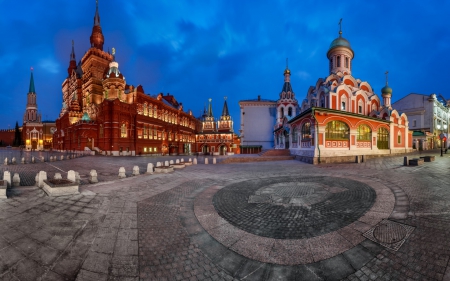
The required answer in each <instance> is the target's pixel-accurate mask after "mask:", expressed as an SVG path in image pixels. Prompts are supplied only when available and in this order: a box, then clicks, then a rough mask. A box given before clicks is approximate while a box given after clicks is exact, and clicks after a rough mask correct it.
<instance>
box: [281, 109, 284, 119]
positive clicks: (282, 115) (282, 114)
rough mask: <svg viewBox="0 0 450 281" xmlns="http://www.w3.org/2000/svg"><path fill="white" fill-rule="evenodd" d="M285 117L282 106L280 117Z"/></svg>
mask: <svg viewBox="0 0 450 281" xmlns="http://www.w3.org/2000/svg"><path fill="white" fill-rule="evenodd" d="M283 117H284V110H283V108H280V118H283Z"/></svg>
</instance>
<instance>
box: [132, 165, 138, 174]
mask: <svg viewBox="0 0 450 281" xmlns="http://www.w3.org/2000/svg"><path fill="white" fill-rule="evenodd" d="M138 175H139V166H134V167H133V176H138Z"/></svg>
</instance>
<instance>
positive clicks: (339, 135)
mask: <svg viewBox="0 0 450 281" xmlns="http://www.w3.org/2000/svg"><path fill="white" fill-rule="evenodd" d="M349 135H350V128H349V127H348V125H347V124H345V123H344V122H341V121H331V122H328V124H327V126H326V128H325V139H327V140H348V138H349Z"/></svg>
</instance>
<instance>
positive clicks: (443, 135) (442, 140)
mask: <svg viewBox="0 0 450 281" xmlns="http://www.w3.org/2000/svg"><path fill="white" fill-rule="evenodd" d="M439 138H440V139H441V157H442V156H443V152H444V150H443V145H442V144H443V143H444V141H445V140H446V139H447V138H446V137H445V134H444V133H441V134H440V135H439Z"/></svg>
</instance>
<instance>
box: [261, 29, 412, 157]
mask: <svg viewBox="0 0 450 281" xmlns="http://www.w3.org/2000/svg"><path fill="white" fill-rule="evenodd" d="M327 57H328V59H329V75H328V76H327V77H325V78H319V79H318V80H317V82H316V83H315V85H314V86H311V87H310V88H309V89H308V91H307V94H306V98H305V99H304V100H303V102H302V104H301V107H300V112H299V114H298V115H295V116H290V115H289V108H292V111H293V110H294V109H295V106H296V100H295V96H294V94H293V91H292V88H291V87H290V79H289V77H290V70H289V69H288V68H286V70H285V71H284V75H285V86H284V87H283V92H282V96H281V97H280V99H281V100H279V101H278V107H277V108H278V111H279V113H278V115H277V120H276V124H275V130H274V133H275V147H276V148H277V149H289V150H290V153H291V154H292V155H295V156H296V158H297V159H299V160H302V161H305V162H309V163H328V162H354V161H356V160H357V159H361V158H362V157H361V156H371V155H388V154H394V153H404V152H409V151H411V150H412V132H410V131H409V128H408V117H407V116H406V115H405V114H404V113H399V112H398V111H397V110H395V109H393V108H392V106H391V96H392V89H391V88H390V87H389V86H388V85H387V80H386V86H385V87H383V88H382V90H381V94H382V98H383V103H381V101H380V98H379V97H378V95H377V94H376V93H374V92H373V90H372V87H371V86H370V84H369V83H368V82H365V81H361V80H360V79H356V78H354V77H353V76H352V59H353V57H354V52H353V49H352V48H351V46H350V42H349V41H347V40H346V39H345V38H343V37H342V31H339V37H338V38H336V39H335V40H333V41H332V42H331V45H330V48H329V49H328V52H327ZM287 83H289V84H287ZM289 93H291V94H289ZM286 108H287V109H288V114H287V115H286ZM293 113H294V112H293ZM294 114H295V113H294ZM254 125H256V124H254Z"/></svg>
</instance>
